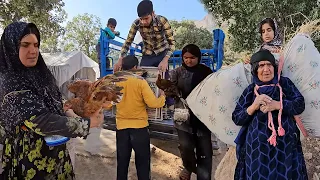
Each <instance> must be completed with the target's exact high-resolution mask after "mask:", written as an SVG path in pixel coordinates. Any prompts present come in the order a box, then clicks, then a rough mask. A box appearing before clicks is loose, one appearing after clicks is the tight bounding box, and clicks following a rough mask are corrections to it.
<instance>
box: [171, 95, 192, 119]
mask: <svg viewBox="0 0 320 180" xmlns="http://www.w3.org/2000/svg"><path fill="white" fill-rule="evenodd" d="M180 102H181V103H182V105H183V107H182V108H175V109H174V113H173V120H174V121H176V122H177V123H178V124H181V123H183V122H186V121H187V120H189V118H190V113H189V109H188V104H187V102H186V101H185V100H184V99H183V98H180Z"/></svg>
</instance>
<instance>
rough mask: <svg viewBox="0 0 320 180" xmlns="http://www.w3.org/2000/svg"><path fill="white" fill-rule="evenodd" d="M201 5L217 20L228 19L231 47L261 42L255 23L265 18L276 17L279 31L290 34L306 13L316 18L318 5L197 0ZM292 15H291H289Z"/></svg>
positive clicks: (287, 0) (312, 1)
mask: <svg viewBox="0 0 320 180" xmlns="http://www.w3.org/2000/svg"><path fill="white" fill-rule="evenodd" d="M200 2H201V3H203V4H204V5H205V8H206V9H207V10H208V11H209V12H210V13H212V14H213V15H214V17H215V18H216V19H218V20H219V21H220V23H221V22H223V21H228V22H229V25H230V26H229V33H230V34H231V35H232V49H233V50H235V51H238V52H240V51H244V50H251V51H252V50H253V49H255V48H256V47H257V45H258V44H260V43H261V40H260V36H259V33H258V27H257V26H258V23H259V22H260V21H261V20H262V19H264V18H266V17H271V18H276V20H277V21H278V22H279V25H280V29H281V31H282V34H283V33H284V29H286V31H285V34H286V35H288V34H292V33H294V32H295V31H296V29H297V27H298V26H300V25H301V24H302V23H303V22H304V21H305V20H306V18H305V17H304V16H303V15H305V16H307V17H309V18H311V19H316V18H319V17H320V16H319V15H320V13H319V12H320V7H319V5H318V4H317V1H316V0H303V1H301V0H260V1H256V0H200ZM293 14H295V15H293Z"/></svg>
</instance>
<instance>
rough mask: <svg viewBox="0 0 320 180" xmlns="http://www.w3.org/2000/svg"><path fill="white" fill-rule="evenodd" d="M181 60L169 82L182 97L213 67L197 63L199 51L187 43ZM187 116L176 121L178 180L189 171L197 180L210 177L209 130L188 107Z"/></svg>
mask: <svg viewBox="0 0 320 180" xmlns="http://www.w3.org/2000/svg"><path fill="white" fill-rule="evenodd" d="M182 57H183V63H182V66H181V67H178V68H176V69H174V70H173V71H171V73H170V75H171V81H172V82H173V83H175V84H176V87H177V88H178V90H179V92H180V94H181V96H182V98H183V99H186V98H187V97H188V95H189V94H190V93H191V91H192V90H193V89H194V88H195V87H196V86H197V85H198V84H199V83H200V82H201V81H202V80H203V79H205V78H206V77H207V76H208V75H209V74H211V73H212V70H211V69H210V68H209V67H207V66H205V65H203V64H200V60H201V51H200V49H199V47H198V46H196V45H194V44H189V45H187V46H185V47H184V48H183V49H182ZM178 104H180V103H179V102H177V103H176V105H178ZM189 112H190V119H189V120H188V121H186V122H182V123H177V122H175V127H176V129H177V132H178V137H179V150H180V153H181V158H182V161H183V165H184V170H183V171H182V172H181V174H180V179H181V180H189V179H190V176H191V173H192V172H193V173H196V174H197V179H198V180H211V171H212V153H213V152H212V145H211V131H210V130H209V129H208V128H207V127H206V126H205V125H204V124H203V123H202V122H201V121H200V120H199V119H198V118H197V117H196V116H195V115H194V114H193V113H192V112H191V111H190V110H189Z"/></svg>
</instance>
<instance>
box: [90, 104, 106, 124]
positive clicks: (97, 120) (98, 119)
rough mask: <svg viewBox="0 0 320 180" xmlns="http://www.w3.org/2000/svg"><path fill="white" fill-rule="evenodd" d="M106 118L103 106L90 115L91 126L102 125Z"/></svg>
mask: <svg viewBox="0 0 320 180" xmlns="http://www.w3.org/2000/svg"><path fill="white" fill-rule="evenodd" d="M103 119H104V115H103V111H102V108H101V109H99V110H98V111H97V112H95V113H94V114H93V115H92V116H91V117H90V128H94V127H100V126H101V124H102V122H103Z"/></svg>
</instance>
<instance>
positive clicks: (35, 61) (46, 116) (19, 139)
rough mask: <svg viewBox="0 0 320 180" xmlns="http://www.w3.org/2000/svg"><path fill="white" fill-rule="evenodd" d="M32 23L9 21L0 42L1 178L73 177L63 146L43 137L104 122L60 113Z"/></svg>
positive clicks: (82, 131) (80, 133)
mask: <svg viewBox="0 0 320 180" xmlns="http://www.w3.org/2000/svg"><path fill="white" fill-rule="evenodd" d="M39 46H40V32H39V30H38V29H37V27H36V25H34V24H32V23H29V24H28V23H24V22H15V23H12V24H10V25H8V26H7V27H6V28H5V30H4V32H3V34H2V37H1V41H0V101H1V105H0V143H1V144H4V147H3V155H2V163H3V169H4V171H3V172H2V174H1V175H0V179H6V180H7V179H26V180H28V179H37V180H42V179H46V180H47V179H55V180H56V179H74V173H73V168H72V164H71V160H70V156H69V152H68V150H67V149H66V145H65V144H62V145H59V146H54V147H49V146H48V145H47V144H46V142H45V139H44V138H45V136H51V135H61V136H66V137H72V138H75V137H86V136H87V135H88V133H89V128H90V127H97V126H99V124H100V123H101V122H102V116H101V115H100V117H98V115H99V114H98V112H97V113H96V114H95V115H94V116H93V117H91V118H90V119H84V118H80V117H79V116H77V115H75V114H74V112H73V111H72V110H68V111H66V112H64V111H63V107H62V97H61V94H60V92H59V89H58V87H57V86H56V80H55V78H54V77H53V75H52V74H51V72H50V71H49V69H48V68H47V66H46V64H45V62H44V60H43V58H42V56H41V54H40V53H39Z"/></svg>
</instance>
